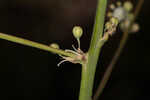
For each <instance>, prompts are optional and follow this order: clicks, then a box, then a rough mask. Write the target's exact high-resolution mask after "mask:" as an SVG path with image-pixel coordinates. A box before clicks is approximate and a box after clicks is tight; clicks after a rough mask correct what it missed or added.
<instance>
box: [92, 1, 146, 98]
mask: <svg viewBox="0 0 150 100" xmlns="http://www.w3.org/2000/svg"><path fill="white" fill-rule="evenodd" d="M143 3H144V0H139V2H138V4H137V6H136V10H135V12H134V16H135V17H134V20H135V19H136V18H137V15H138V14H139V12H140V9H141V7H142V5H143ZM134 20H133V21H132V23H133V22H134ZM131 25H132V24H131ZM129 30H130V27H129V29H127V30H126V31H125V32H124V33H123V36H122V39H121V41H120V44H119V47H118V49H117V50H116V53H115V55H114V57H113V58H112V61H111V62H110V64H109V65H108V67H107V69H106V72H105V73H104V76H103V78H102V80H101V82H100V84H99V86H98V89H97V91H96V93H95V95H94V97H93V100H97V99H98V97H99V96H100V95H101V94H102V92H103V89H104V88H105V85H106V83H107V81H108V80H109V77H110V75H111V73H112V70H113V69H114V65H115V64H116V62H117V60H118V59H119V57H120V54H121V52H122V50H123V48H124V46H125V44H126V42H127V39H128V33H129Z"/></svg>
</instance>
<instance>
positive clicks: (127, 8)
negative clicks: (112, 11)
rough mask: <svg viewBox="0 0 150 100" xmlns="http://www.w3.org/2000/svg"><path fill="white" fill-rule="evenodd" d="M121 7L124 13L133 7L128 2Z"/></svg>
mask: <svg viewBox="0 0 150 100" xmlns="http://www.w3.org/2000/svg"><path fill="white" fill-rule="evenodd" d="M123 7H124V9H125V10H126V11H128V12H129V11H131V10H132V9H133V5H132V3H131V2H130V1H126V2H125V3H124V5H123Z"/></svg>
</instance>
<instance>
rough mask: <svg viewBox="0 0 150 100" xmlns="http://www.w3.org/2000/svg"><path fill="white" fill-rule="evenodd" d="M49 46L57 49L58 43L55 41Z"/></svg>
mask: <svg viewBox="0 0 150 100" xmlns="http://www.w3.org/2000/svg"><path fill="white" fill-rule="evenodd" d="M50 47H52V48H55V49H59V45H58V44H56V43H52V44H50Z"/></svg>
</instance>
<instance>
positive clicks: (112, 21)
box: [110, 17, 119, 26]
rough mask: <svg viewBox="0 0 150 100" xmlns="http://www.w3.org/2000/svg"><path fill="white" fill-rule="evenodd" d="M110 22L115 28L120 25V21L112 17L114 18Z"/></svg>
mask: <svg viewBox="0 0 150 100" xmlns="http://www.w3.org/2000/svg"><path fill="white" fill-rule="evenodd" d="M110 22H111V23H112V24H113V25H115V26H117V25H118V23H119V21H118V19H117V18H115V17H112V18H111V19H110Z"/></svg>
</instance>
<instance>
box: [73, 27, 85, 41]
mask: <svg viewBox="0 0 150 100" xmlns="http://www.w3.org/2000/svg"><path fill="white" fill-rule="evenodd" d="M72 32H73V35H74V37H75V38H77V39H79V38H80V37H81V36H82V34H83V30H82V28H81V27H80V26H74V27H73V30H72Z"/></svg>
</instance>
